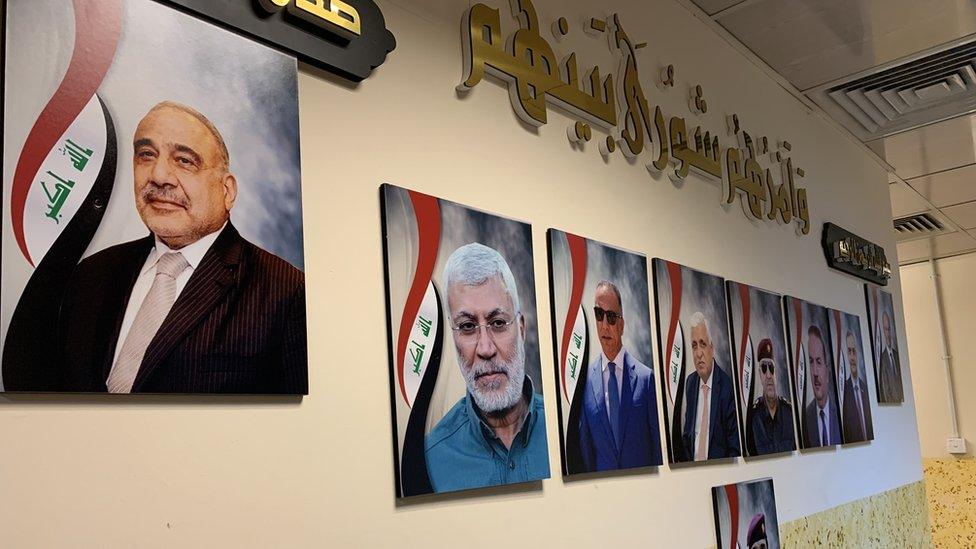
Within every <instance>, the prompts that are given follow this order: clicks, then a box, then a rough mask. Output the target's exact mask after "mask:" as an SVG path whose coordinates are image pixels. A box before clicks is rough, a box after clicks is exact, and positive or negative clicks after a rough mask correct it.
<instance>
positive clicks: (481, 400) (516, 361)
mask: <svg viewBox="0 0 976 549" xmlns="http://www.w3.org/2000/svg"><path fill="white" fill-rule="evenodd" d="M517 341H518V342H517V343H516V348H515V356H514V357H512V360H511V362H508V363H505V362H502V361H497V360H496V361H491V362H484V363H482V364H478V365H477V366H471V365H469V364H466V363H465V361H464V359H463V358H462V357H461V355H460V353H458V355H457V360H458V364H459V365H461V373H462V375H463V376H464V382H465V384H466V385H467V387H468V393H469V394H470V395H471V397H472V398H474V402H475V404H477V405H478V409H480V410H481V411H482V412H485V413H492V412H499V411H501V410H507V409H509V408H511V407H512V406H515V405H516V404H518V401H519V399H520V398H522V385H523V383H524V382H525V344H524V343H523V341H522V339H521V338H518V339H517ZM489 372H505V373H506V374H507V382H508V383H507V384H506V386H505V390H504V391H501V392H499V391H498V390H497V389H498V387H494V386H493V387H488V388H485V387H483V386H482V385H479V383H478V380H477V377H478V376H479V375H482V374H485V373H489Z"/></svg>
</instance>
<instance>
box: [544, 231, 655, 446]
mask: <svg viewBox="0 0 976 549" xmlns="http://www.w3.org/2000/svg"><path fill="white" fill-rule="evenodd" d="M550 231H551V233H552V238H550V239H549V240H550V245H551V265H550V269H551V277H552V293H553V300H552V306H553V314H554V316H553V322H554V326H555V334H556V337H555V338H554V339H553V341H554V342H555V343H554V344H555V345H556V346H557V350H556V352H558V346H559V345H560V342H561V341H562V335H563V329H564V328H565V323H566V315H567V312H568V311H567V309H568V308H569V298H570V293H571V291H572V278H573V265H572V259H571V258H570V255H569V244H568V242H567V240H566V233H564V232H563V231H559V230H556V229H550ZM585 276H586V280H585V283H584V284H583V295H582V302H581V306H582V308H583V311H584V315H585V316H586V322H587V329H588V334H587V336H588V337H587V342H586V345H587V349H588V352H589V362H591V363H592V362H594V361H596V360H598V359H599V358H600V355H601V353H602V352H603V349H602V347H601V346H600V335H599V332H598V331H597V324H596V317H595V316H594V313H593V307H594V304H595V303H594V300H595V296H596V286H597V284H598V283H599V282H600V281H601V280H607V281H609V282H612V283H613V284H614V285H616V286H617V289H618V290H619V291H620V300H621V304H622V306H623V315H624V333H623V336H622V337H621V340H622V343H623V347H624V349H626V350H627V352H628V353H630V354H631V356H633V357H634V358H635V359H637V360H638V361H639V362H641V363H643V364H644V365H645V366H647V367H648V368H650V369H651V373H652V376H654V377H657V373H656V372H655V370H654V351H653V343H652V341H651V324H650V318H651V310H650V301H649V299H648V279H647V259H646V258H645V257H644V256H643V255H641V254H637V253H633V252H628V251H625V250H621V249H619V248H615V247H613V246H609V245H606V244H601V243H599V242H596V241H593V240H589V239H586V275H585ZM574 318H575V317H574ZM554 356H555V355H554ZM556 364H557V365H558V364H559V357H556ZM586 366H589V365H588V364H587V365H586ZM556 386H557V388H558V387H561V382H560V380H559V377H558V375H557V378H556ZM580 389H581V387H577V390H580ZM655 390H656V388H655ZM564 404H565V405H566V406H567V407H566V408H564V409H563V414H564V415H565V417H563V418H561V421H563V422H564V427H565V426H566V422H568V420H569V417H568V416H569V408H568V406H569V404H570V403H564Z"/></svg>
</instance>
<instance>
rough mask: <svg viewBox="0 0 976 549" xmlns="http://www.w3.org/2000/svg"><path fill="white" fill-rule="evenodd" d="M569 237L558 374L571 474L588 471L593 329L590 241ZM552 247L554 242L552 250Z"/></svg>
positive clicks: (567, 468)
mask: <svg viewBox="0 0 976 549" xmlns="http://www.w3.org/2000/svg"><path fill="white" fill-rule="evenodd" d="M549 237H550V238H556V236H555V233H554V232H553V231H550V232H549ZM565 237H566V244H567V247H568V248H569V256H570V266H571V276H572V280H571V281H570V295H569V307H568V308H567V309H566V318H565V319H561V320H560V321H561V322H562V323H563V330H562V339H561V341H560V343H559V354H558V356H557V359H556V364H557V366H556V369H557V372H556V375H557V378H558V380H559V390H560V409H561V410H567V409H568V414H566V415H567V416H568V417H567V422H566V425H565V428H564V430H563V433H564V437H565V438H564V445H563V448H564V449H565V455H564V456H563V459H564V461H563V467H564V472H565V473H566V474H567V475H571V474H574V473H580V472H583V471H585V470H586V467H585V465H584V463H583V455H582V451H581V449H580V430H579V426H580V414H581V413H582V410H581V409H582V406H583V390H584V389H585V387H586V383H587V370H588V366H589V363H590V360H589V349H588V347H587V342H588V341H589V329H588V325H587V322H586V314H585V313H584V311H583V305H582V302H583V288H584V285H585V284H586V267H587V254H586V239H585V238H583V237H581V236H577V235H574V234H569V233H565ZM551 245H552V244H551V243H550V247H551ZM551 274H552V272H551V270H550V275H551ZM550 287H552V284H550ZM560 417H563V415H562V413H560ZM560 427H562V425H560Z"/></svg>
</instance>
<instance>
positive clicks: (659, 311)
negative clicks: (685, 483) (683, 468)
mask: <svg viewBox="0 0 976 549" xmlns="http://www.w3.org/2000/svg"><path fill="white" fill-rule="evenodd" d="M653 265H654V266H653V269H654V288H655V292H654V297H655V300H654V303H655V307H654V308H655V311H656V316H657V329H658V332H657V341H658V347H659V351H660V361H661V393H662V399H663V400H664V419H665V423H666V425H667V430H668V433H667V434H668V436H667V437H666V438H667V441H668V459H669V460H670V462H671V463H677V462H684V461H705V460H709V459H720V458H731V457H735V456H739V455H741V454H742V451H741V447H742V446H741V442H740V439H739V419H738V415H737V414H738V402H739V401H738V399H737V397H736V388H735V373H734V370H733V362H732V349H731V346H730V344H729V315H728V308H727V302H726V297H725V280H724V279H722V278H721V277H718V276H715V275H711V274H708V273H703V272H701V271H696V270H695V269H691V268H688V267H685V266H683V265H679V264H677V263H674V262H672V261H667V260H664V259H654V261H653Z"/></svg>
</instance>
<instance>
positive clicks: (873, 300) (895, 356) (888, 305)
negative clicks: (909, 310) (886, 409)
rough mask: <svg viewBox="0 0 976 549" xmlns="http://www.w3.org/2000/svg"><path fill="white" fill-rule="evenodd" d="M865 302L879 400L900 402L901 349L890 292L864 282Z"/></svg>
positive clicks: (901, 392) (903, 396)
mask: <svg viewBox="0 0 976 549" xmlns="http://www.w3.org/2000/svg"><path fill="white" fill-rule="evenodd" d="M864 295H865V297H866V298H867V302H868V303H867V305H868V325H869V326H870V327H871V351H872V355H873V357H874V379H875V381H876V383H877V388H878V403H879V404H901V403H902V402H904V401H905V391H904V387H903V385H902V369H901V353H900V352H899V351H898V327H897V326H895V308H894V305H893V304H892V300H891V294H890V293H888V292H886V291H884V290H882V289H880V288H878V287H877V286H874V285H873V284H865V285H864Z"/></svg>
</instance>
